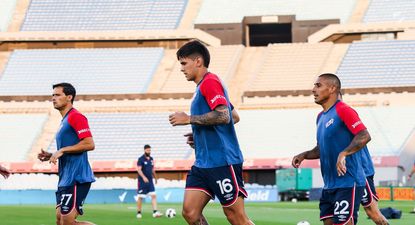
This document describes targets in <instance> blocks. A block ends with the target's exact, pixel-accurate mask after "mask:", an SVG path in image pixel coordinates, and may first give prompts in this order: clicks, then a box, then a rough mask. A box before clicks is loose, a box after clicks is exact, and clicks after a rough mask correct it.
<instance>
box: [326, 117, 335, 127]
mask: <svg viewBox="0 0 415 225" xmlns="http://www.w3.org/2000/svg"><path fill="white" fill-rule="evenodd" d="M333 123H334V119H333V118H331V119H330V120H329V121H328V122H327V123H326V128H327V127H329V126H330V125H332V124H333Z"/></svg>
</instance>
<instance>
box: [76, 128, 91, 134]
mask: <svg viewBox="0 0 415 225" xmlns="http://www.w3.org/2000/svg"><path fill="white" fill-rule="evenodd" d="M85 132H89V128H85V129H82V130H78V134H82V133H85Z"/></svg>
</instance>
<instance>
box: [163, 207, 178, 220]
mask: <svg viewBox="0 0 415 225" xmlns="http://www.w3.org/2000/svg"><path fill="white" fill-rule="evenodd" d="M165 215H166V216H167V218H174V217H176V210H174V209H172V208H168V209H166V214H165Z"/></svg>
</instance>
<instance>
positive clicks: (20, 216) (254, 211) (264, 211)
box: [0, 201, 415, 225]
mask: <svg viewBox="0 0 415 225" xmlns="http://www.w3.org/2000/svg"><path fill="white" fill-rule="evenodd" d="M388 206H390V207H394V208H397V209H400V210H402V211H403V215H402V218H401V219H398V220H392V221H390V222H391V224H394V225H404V224H405V225H407V224H413V222H414V221H415V214H410V213H409V212H410V211H411V210H412V209H413V208H414V207H415V202H389V201H381V202H380V207H388ZM159 208H160V210H161V211H162V212H164V211H165V210H166V209H167V208H174V209H176V211H177V213H178V215H177V216H176V218H173V219H169V218H166V217H164V216H163V217H161V218H152V216H151V206H150V205H149V204H144V210H143V218H142V219H140V220H138V219H136V218H135V214H136V209H135V205H134V204H100V205H94V204H86V205H85V207H84V210H85V215H84V216H82V217H80V218H79V219H80V220H89V221H91V222H94V223H96V224H98V225H127V224H128V225H131V224H155V225H175V224H186V223H185V221H184V219H183V218H182V217H181V215H180V212H181V204H159ZM246 211H247V213H248V215H249V216H250V218H251V219H252V220H253V221H254V222H255V224H256V225H271V224H275V225H295V224H297V222H298V221H300V220H307V221H309V222H310V223H311V224H312V225H314V224H322V223H321V222H320V221H319V220H318V215H319V210H318V202H297V203H292V202H276V203H247V204H246ZM54 213H55V211H54V206H53V205H0V224H2V225H54V224H55V221H54ZM204 214H205V215H206V217H207V219H208V221H209V223H210V224H211V225H222V224H229V223H228V222H227V221H226V219H225V217H224V215H223V212H222V208H221V207H220V205H219V204H217V203H209V204H208V205H207V207H206V208H205V211H204ZM359 215H360V216H359V221H358V224H361V225H369V224H373V223H372V222H371V221H370V220H368V219H367V217H366V215H365V213H364V211H363V209H362V208H361V209H360V213H359Z"/></svg>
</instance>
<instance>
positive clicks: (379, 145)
mask: <svg viewBox="0 0 415 225" xmlns="http://www.w3.org/2000/svg"><path fill="white" fill-rule="evenodd" d="M357 111H358V113H359V116H360V117H361V119H362V120H363V121H364V123H365V125H366V126H367V127H368V130H369V132H370V135H371V136H372V140H371V142H369V144H368V147H369V149H370V151H371V154H372V155H375V156H391V155H399V154H400V153H401V151H402V148H403V147H404V145H405V142H406V141H407V139H408V138H409V136H410V134H411V133H413V132H414V131H415V117H414V116H413V115H414V113H415V107H413V106H410V107H408V106H407V107H403V106H401V107H397V106H395V107H361V108H357Z"/></svg>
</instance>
